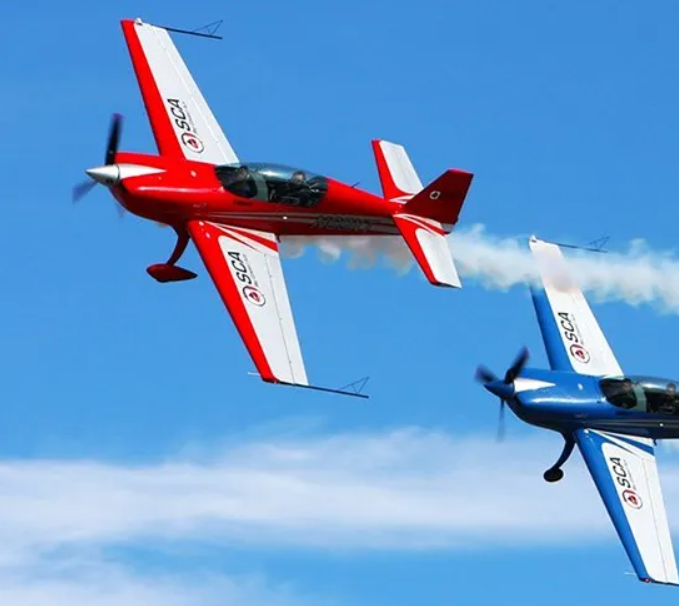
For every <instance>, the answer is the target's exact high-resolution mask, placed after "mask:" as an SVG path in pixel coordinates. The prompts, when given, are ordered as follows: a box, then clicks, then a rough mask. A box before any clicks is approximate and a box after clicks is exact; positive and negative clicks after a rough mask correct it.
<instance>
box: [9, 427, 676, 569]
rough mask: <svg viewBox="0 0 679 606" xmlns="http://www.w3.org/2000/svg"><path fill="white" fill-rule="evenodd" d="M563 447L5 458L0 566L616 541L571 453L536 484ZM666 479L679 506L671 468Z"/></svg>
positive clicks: (384, 446)
mask: <svg viewBox="0 0 679 606" xmlns="http://www.w3.org/2000/svg"><path fill="white" fill-rule="evenodd" d="M560 446H561V444H560V442H559V440H557V439H553V440H548V439H547V438H544V439H542V438H540V439H533V440H530V441H528V442H508V443H505V444H503V445H497V444H495V443H493V442H492V441H487V440H485V439H473V438H469V439H454V438H452V437H450V436H449V435H447V434H444V433H435V432H423V431H419V430H402V431H394V432H391V433H386V434H377V435H340V436H335V437H325V438H312V439H306V440H304V439H303V440H294V441H284V442H276V441H270V442H266V441H260V442H257V443H248V444H240V445H233V444H231V445H230V446H225V447H223V448H222V449H221V450H220V452H219V453H218V454H217V455H216V456H213V457H211V458H203V460H195V459H194V460H186V459H184V460H181V459H174V460H169V461H165V462H161V463H156V464H152V465H144V466H125V465H117V464H108V463H101V462H94V461H46V460H37V461H32V462H25V461H23V462H21V461H17V462H5V463H4V464H2V465H0V519H2V520H3V524H2V526H1V527H0V563H2V562H3V561H7V560H9V561H12V560H16V558H18V557H19V556H20V555H21V554H27V553H28V554H33V553H35V552H36V551H43V552H46V551H49V550H52V549H54V548H59V547H64V546H66V547H73V546H79V545H85V546H86V545H126V544H130V543H136V542H139V541H144V542H149V541H151V542H153V541H210V542H218V543H221V542H223V543H227V542H228V543H229V544H234V543H241V544H255V545H266V546H285V547H300V548H318V547H322V548H325V547H335V548H337V547H339V548H348V549H403V550H408V549H442V548H461V547H470V546H475V547H478V546H480V545H498V544H508V543H512V544H513V543H521V544H532V543H543V542H564V541H571V540H578V541H592V540H599V539H610V540H613V539H614V535H613V531H612V528H611V527H610V523H609V522H608V520H607V518H606V516H605V513H604V510H603V506H602V505H601V504H600V503H599V501H598V497H597V494H596V491H595V489H594V487H593V485H592V483H591V480H590V479H589V477H588V476H587V474H586V473H585V471H584V467H583V465H582V464H581V463H579V462H578V456H577V454H576V456H574V457H573V459H572V460H571V462H570V463H569V465H568V467H567V468H566V472H567V473H566V478H565V479H564V481H563V482H562V483H560V484H558V485H547V484H545V483H544V481H543V480H542V478H541V474H542V471H543V470H544V469H545V468H547V467H548V466H549V465H551V463H552V462H553V460H554V459H555V458H556V456H557V455H558V451H559V449H560ZM664 477H665V489H666V493H667V496H668V499H672V500H673V502H678V503H679V501H678V500H677V497H679V468H675V467H670V469H665V473H664Z"/></svg>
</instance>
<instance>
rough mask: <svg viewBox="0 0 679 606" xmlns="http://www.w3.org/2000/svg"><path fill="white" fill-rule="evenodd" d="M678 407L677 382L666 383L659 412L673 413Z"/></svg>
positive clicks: (675, 412)
mask: <svg viewBox="0 0 679 606" xmlns="http://www.w3.org/2000/svg"><path fill="white" fill-rule="evenodd" d="M678 408H679V402H677V384H676V383H668V384H667V389H666V390H665V395H664V398H663V399H662V401H661V404H660V410H659V412H665V413H667V414H671V415H674V414H677V409H678Z"/></svg>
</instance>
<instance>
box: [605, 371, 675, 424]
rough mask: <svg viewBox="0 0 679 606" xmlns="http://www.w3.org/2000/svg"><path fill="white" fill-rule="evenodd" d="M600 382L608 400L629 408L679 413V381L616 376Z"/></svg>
mask: <svg viewBox="0 0 679 606" xmlns="http://www.w3.org/2000/svg"><path fill="white" fill-rule="evenodd" d="M599 384H600V385H601V390H602V391H603V393H604V396H606V400H608V402H610V403H611V404H613V406H618V407H619V408H625V409H627V410H635V411H642V412H651V413H659V414H672V415H679V393H677V391H678V390H679V388H678V386H679V381H673V380H671V379H658V378H656V377H639V376H636V377H615V378H607V379H602V380H601V381H600V382H599Z"/></svg>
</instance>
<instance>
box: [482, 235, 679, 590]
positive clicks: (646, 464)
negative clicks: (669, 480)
mask: <svg viewBox="0 0 679 606" xmlns="http://www.w3.org/2000/svg"><path fill="white" fill-rule="evenodd" d="M529 245H530V248H531V251H532V253H533V255H534V258H535V260H536V263H537V266H538V268H539V271H540V275H541V278H542V287H534V288H533V289H532V295H533V303H534V306H535V311H536V314H537V319H538V324H539V325H540V330H541V332H542V338H543V341H544V344H545V349H546V350H547V357H548V359H549V365H550V368H551V369H550V370H538V369H531V368H526V367H525V366H526V363H527V361H528V351H527V350H526V349H525V348H524V349H523V350H522V351H521V353H520V354H519V355H518V357H517V359H516V360H515V362H514V363H513V364H512V366H511V367H510V368H509V369H508V370H507V372H506V373H505V376H504V377H503V378H498V377H496V376H495V375H494V374H493V373H492V372H491V371H489V370H488V369H486V368H485V367H483V366H479V368H478V370H477V379H478V380H479V381H480V382H481V383H483V385H484V387H485V388H486V389H487V390H488V391H490V392H491V393H492V394H494V395H496V396H498V397H499V398H500V400H501V402H500V415H501V418H500V421H501V423H502V420H503V419H502V415H503V412H504V406H505V403H506V404H507V405H508V406H509V408H510V409H511V410H512V411H513V412H514V413H515V414H516V416H517V417H519V418H520V419H521V420H523V421H526V422H527V423H531V424H532V425H537V426H538V427H544V428H547V429H552V430H555V431H558V432H559V433H561V434H562V435H563V438H564V441H565V443H564V448H563V452H562V453H561V456H560V457H559V459H558V460H557V462H556V463H555V464H554V465H553V466H552V467H550V468H549V469H548V470H547V471H545V473H544V479H545V480H546V481H547V482H557V481H559V480H560V479H561V478H562V477H563V471H562V469H561V467H562V466H563V464H564V463H565V462H566V460H567V459H568V458H569V457H570V455H571V453H572V452H573V449H574V447H575V445H576V444H577V445H578V447H579V449H580V452H581V453H582V456H583V458H584V459H585V463H586V464H587V468H588V469H589V472H590V474H591V475H592V478H593V479H594V483H595V484H596V486H597V488H598V490H599V494H600V495H601V498H602V499H603V501H604V504H605V505H606V509H607V510H608V513H609V515H610V517H611V520H612V521H613V524H614V526H615V528H616V530H617V532H618V535H619V536H620V539H621V541H622V543H623V545H624V547H625V550H626V551H627V555H628V556H629V559H630V561H631V563H632V566H633V567H634V570H635V572H636V574H637V576H638V577H639V579H641V580H642V581H645V582H649V583H664V584H670V585H677V584H679V577H678V576H677V565H676V562H675V558H674V550H673V548H672V540H671V537H670V532H669V528H668V524H667V516H666V514H665V506H664V503H663V497H662V493H661V490H660V480H659V477H658V468H657V465H656V460H655V452H654V447H655V443H656V440H658V439H666V438H679V395H678V394H677V385H679V381H672V380H669V379H659V378H652V377H645V376H635V375H625V374H624V373H623V371H622V369H621V368H620V365H619V364H618V361H617V360H616V358H615V355H613V352H612V351H611V348H610V346H609V344H608V342H607V341H606V337H605V336H604V334H603V332H602V331H601V328H600V327H599V324H598V323H597V321H596V319H595V317H594V314H593V313H592V310H591V309H590V307H589V304H588V303H587V300H586V299H585V297H584V296H583V294H582V291H581V290H580V289H579V288H578V286H577V284H576V282H575V281H574V280H573V278H572V276H571V275H570V274H569V272H568V267H567V265H566V262H565V260H564V257H563V256H562V254H561V250H560V248H559V247H558V246H557V245H555V244H551V243H548V242H544V241H542V240H538V239H537V238H535V237H532V238H531V239H530V243H529Z"/></svg>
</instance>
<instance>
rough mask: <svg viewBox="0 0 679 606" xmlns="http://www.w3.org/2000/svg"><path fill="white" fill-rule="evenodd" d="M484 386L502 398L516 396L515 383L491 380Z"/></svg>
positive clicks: (507, 398) (506, 398)
mask: <svg viewBox="0 0 679 606" xmlns="http://www.w3.org/2000/svg"><path fill="white" fill-rule="evenodd" d="M484 387H485V388H486V389H487V390H488V391H489V392H490V393H492V394H493V395H495V396H497V397H498V398H500V399H502V400H509V399H510V398H511V397H513V396H514V384H513V383H505V382H504V381H491V382H490V383H486V384H485V385H484Z"/></svg>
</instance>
